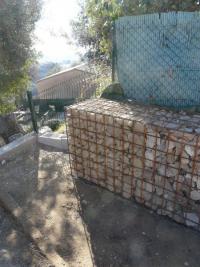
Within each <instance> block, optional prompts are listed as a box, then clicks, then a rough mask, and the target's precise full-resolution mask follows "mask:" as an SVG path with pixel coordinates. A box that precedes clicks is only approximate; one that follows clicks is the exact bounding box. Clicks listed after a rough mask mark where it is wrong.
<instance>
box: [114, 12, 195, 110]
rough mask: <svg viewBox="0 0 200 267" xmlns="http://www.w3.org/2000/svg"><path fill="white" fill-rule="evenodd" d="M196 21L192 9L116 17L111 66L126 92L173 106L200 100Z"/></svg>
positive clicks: (184, 106) (144, 100) (139, 97)
mask: <svg viewBox="0 0 200 267" xmlns="http://www.w3.org/2000/svg"><path fill="white" fill-rule="evenodd" d="M199 25H200V15H199V13H193V12H179V13H161V14H148V15H142V16H132V17H122V18H119V19H118V20H117V21H116V22H115V30H114V33H115V34H114V53H113V54H114V56H115V58H114V69H115V70H116V73H117V77H118V80H119V82H120V83H121V85H122V87H123V89H124V92H125V95H126V97H128V98H131V99H135V100H136V101H138V102H141V103H145V104H156V105H160V106H167V107H173V108H189V107H197V106H199V104H200V90H199V84H200V28H199Z"/></svg>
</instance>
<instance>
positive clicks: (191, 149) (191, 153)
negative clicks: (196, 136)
mask: <svg viewBox="0 0 200 267" xmlns="http://www.w3.org/2000/svg"><path fill="white" fill-rule="evenodd" d="M194 149H195V148H194V147H192V146H190V145H186V146H185V151H186V153H187V154H188V155H189V156H190V157H193V156H194Z"/></svg>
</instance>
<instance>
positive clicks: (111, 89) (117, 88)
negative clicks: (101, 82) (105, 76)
mask: <svg viewBox="0 0 200 267" xmlns="http://www.w3.org/2000/svg"><path fill="white" fill-rule="evenodd" d="M123 97H124V91H123V89H122V87H121V85H120V83H113V84H110V85H109V86H108V87H106V88H105V90H104V91H103V93H102V94H101V98H107V99H121V98H123Z"/></svg>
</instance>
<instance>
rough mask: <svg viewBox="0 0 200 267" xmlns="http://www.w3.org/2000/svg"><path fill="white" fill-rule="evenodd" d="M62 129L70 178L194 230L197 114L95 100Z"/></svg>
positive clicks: (199, 147)
mask: <svg viewBox="0 0 200 267" xmlns="http://www.w3.org/2000/svg"><path fill="white" fill-rule="evenodd" d="M67 124H68V137H69V151H70V155H71V168H72V173H73V175H75V176H78V177H80V178H84V179H86V180H89V181H91V182H94V183H96V184H98V185H100V186H103V187H105V188H107V189H109V190H111V191H113V192H116V193H118V194H120V195H122V196H124V197H125V198H129V199H135V200H136V201H137V202H139V203H142V204H144V205H145V206H147V207H149V208H151V209H153V210H155V211H156V212H157V213H158V214H162V215H167V216H169V217H170V218H173V219H174V220H176V221H177V222H179V223H183V224H186V225H188V226H191V227H194V228H196V229H198V230H199V228H200V227H199V219H200V177H199V175H200V139H199V133H200V128H199V127H200V115H198V114H196V115H187V114H185V113H184V112H179V113H175V112H172V111H167V110H163V109H159V108H156V107H145V106H140V105H137V104H133V103H119V102H114V101H108V100H104V99H98V100H88V101H85V102H81V103H79V104H76V105H73V106H71V107H69V108H68V110H67Z"/></svg>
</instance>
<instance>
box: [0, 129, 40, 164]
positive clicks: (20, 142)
mask: <svg viewBox="0 0 200 267" xmlns="http://www.w3.org/2000/svg"><path fill="white" fill-rule="evenodd" d="M36 143H37V135H36V134H35V133H30V134H27V135H24V136H22V137H20V138H19V139H17V140H15V141H13V142H12V143H10V144H8V145H5V146H3V147H1V148H0V162H1V161H4V160H10V159H12V158H14V157H16V156H17V155H19V154H20V153H23V152H25V151H28V150H29V149H30V146H36Z"/></svg>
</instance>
